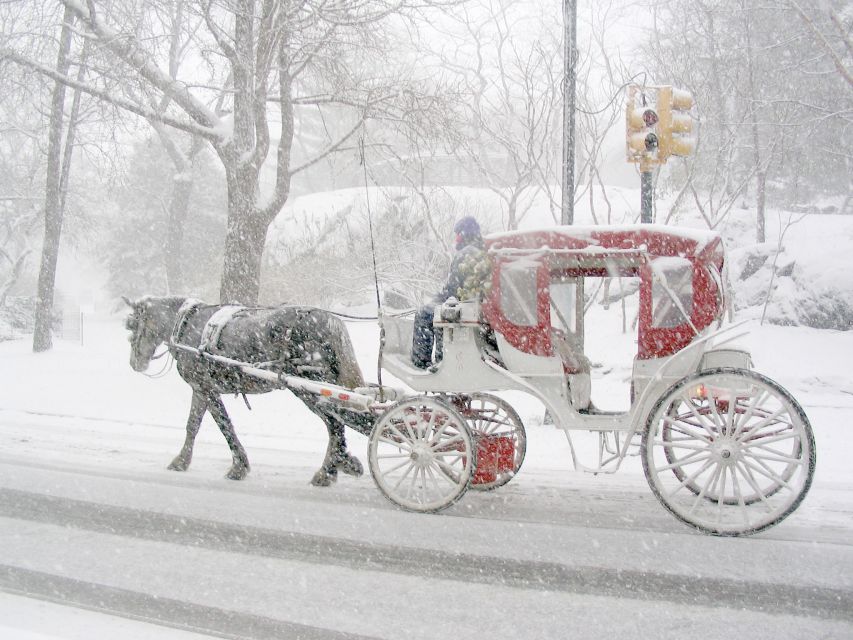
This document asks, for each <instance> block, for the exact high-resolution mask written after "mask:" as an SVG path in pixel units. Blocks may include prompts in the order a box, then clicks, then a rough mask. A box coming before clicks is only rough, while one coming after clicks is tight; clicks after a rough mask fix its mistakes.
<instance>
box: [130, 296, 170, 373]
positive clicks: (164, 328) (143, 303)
mask: <svg viewBox="0 0 853 640" xmlns="http://www.w3.org/2000/svg"><path fill="white" fill-rule="evenodd" d="M122 300H124V301H125V303H126V304H127V305H128V306H129V307H130V308H131V312H130V314H129V315H128V316H127V320H125V327H127V329H129V330H130V332H131V333H130V336H129V337H128V340H130V366H131V367H133V370H134V371H145V370H146V369H147V368H148V365H149V363H150V362H151V359H152V358H153V357H154V351H155V350H156V349H157V346H158V345H160V344H161V343H163V342H167V341H168V339H169V336H170V334H171V332H172V327H173V325H174V322H175V310H174V309H172V308H171V307H172V306H173V305H170V304H169V301H168V300H167V299H163V298H152V297H148V296H146V297H144V298H140V299H139V300H128V299H127V298H124V297H122Z"/></svg>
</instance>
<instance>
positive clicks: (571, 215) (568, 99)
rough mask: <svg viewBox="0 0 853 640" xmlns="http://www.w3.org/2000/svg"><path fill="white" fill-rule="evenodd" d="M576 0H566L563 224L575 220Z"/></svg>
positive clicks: (564, 12) (564, 7) (564, 23)
mask: <svg viewBox="0 0 853 640" xmlns="http://www.w3.org/2000/svg"><path fill="white" fill-rule="evenodd" d="M576 23H577V6H576V4H575V0H563V28H564V32H565V34H564V37H563V45H564V46H563V158H562V160H563V162H562V164H563V167H562V169H563V171H562V188H563V198H562V200H563V201H562V207H561V216H560V218H561V220H560V222H561V223H562V224H574V221H575V59H576V58H577V55H576V53H575V49H576V46H575V40H576V38H577V27H576Z"/></svg>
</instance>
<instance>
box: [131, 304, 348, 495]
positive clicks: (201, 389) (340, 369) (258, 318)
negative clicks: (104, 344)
mask: <svg viewBox="0 0 853 640" xmlns="http://www.w3.org/2000/svg"><path fill="white" fill-rule="evenodd" d="M123 300H124V302H125V303H126V304H128V305H129V306H130V307H131V312H130V314H129V315H128V317H127V321H126V323H125V326H126V328H127V329H129V330H130V331H131V335H130V336H129V338H128V339H129V340H130V344H131V350H130V366H131V367H132V368H133V369H134V370H135V371H139V372H145V371H146V370H147V369H148V366H149V364H150V362H151V360H152V359H153V358H154V354H155V352H156V350H157V347H158V346H160V345H161V344H164V343H165V344H166V345H168V349H169V352H170V353H171V355H172V356H173V357H174V359H175V362H176V363H177V369H178V373H179V374H180V376H181V378H183V380H184V381H185V382H186V383H187V384H188V385H189V386H190V387H191V388H192V402H191V406H190V413H189V417H188V418H187V426H186V440H185V441H184V445H183V447H182V448H181V451H180V453H178V455H177V456H176V457H175V458H174V460H172V462H171V463H170V464H169V466H168V468H169V469H171V470H174V471H186V470H187V469H188V468H189V466H190V462H191V461H192V455H193V446H194V444H195V438H196V435H197V434H198V430H199V427H200V426H201V421H202V418H203V417H204V414H205V412H209V413H210V415H211V416H212V417H213V419H214V421H215V422H216V424H217V426H218V427H219V430H220V431H221V432H222V435H223V436H225V441H226V442H227V443H228V446H229V448H230V449H231V454H232V465H231V468H230V469H229V471H228V473H227V474H226V478H229V479H231V480H242V479H244V478H245V477H246V475H247V474H248V472H249V469H250V467H249V459H248V457H247V455H246V451H245V449H244V448H243V445H242V444H241V443H240V440H239V439H238V438H237V434H236V433H235V431H234V425H233V424H232V422H231V419H230V418H229V417H228V413H227V411H226V410H225V405H224V404H223V402H222V398H221V395H222V394H231V393H233V394H243V395H244V398H245V394H255V393H266V392H269V391H272V390H273V389H279V388H281V387H280V386H276V385H275V384H274V383H272V382H268V381H265V380H261V379H259V378H257V377H254V376H251V375H249V374H246V373H244V372H243V371H241V370H240V369H239V368H238V367H234V366H230V365H227V364H220V363H218V362H215V361H213V360H212V359H210V358H206V357H205V356H204V355H203V353H202V352H204V351H207V352H209V353H211V354H215V355H219V356H224V357H227V358H230V359H233V360H238V361H241V362H246V363H250V364H254V365H255V366H259V367H262V368H265V369H267V370H269V371H272V372H275V373H283V374H286V375H298V376H300V377H303V378H309V379H312V380H317V381H321V382H326V383H331V384H336V385H340V386H343V387H349V388H355V387H361V386H364V380H363V378H362V374H361V369H360V368H359V366H358V362H357V361H356V358H355V353H354V351H353V347H352V342H351V341H350V338H349V333H348V332H347V330H346V326H345V325H344V323H343V322H342V321H341V320H340V319H339V318H338V317H337V316H335V315H333V314H331V313H329V312H328V311H324V310H322V309H317V308H314V307H307V306H296V305H282V306H277V307H253V308H242V307H239V308H236V307H230V306H228V305H211V304H203V303H201V302H198V301H193V300H189V299H187V298H183V297H153V296H145V297H143V298H140V299H138V300H129V299H127V298H123ZM223 309H226V311H223ZM216 313H219V314H220V316H218V317H220V318H221V317H222V314H223V313H225V314H227V316H228V319H227V321H226V322H224V323H220V324H219V325H217V324H216V321H214V323H211V325H210V326H209V325H208V321H209V320H210V319H211V318H212V317H213V316H214V314H216ZM212 327H213V328H212ZM179 345H184V346H189V347H193V348H195V349H196V350H195V351H189V350H187V349H182V348H180V346H179ZM164 353H165V352H164ZM291 391H292V392H293V393H294V394H295V395H296V396H297V397H298V398H299V399H300V400H302V402H304V403H305V404H306V405H307V406H308V408H309V409H310V410H311V411H312V412H313V413H314V414H315V415H317V416H319V417H320V419H322V420H323V422H324V423H325V425H326V429H327V430H328V433H329V442H328V447H327V449H326V456H325V458H324V460H323V465H322V466H321V467H320V469H319V470H318V471H317V472H316V473H315V474H314V476H313V478H312V479H311V484H313V485H314V486H329V485H330V484H332V483H333V482H334V481H335V480H336V479H337V474H338V471H341V472H343V473H346V474H348V475H354V476H360V475H362V473H364V468H363V466H362V464H361V462H360V461H359V460H358V458H356V457H355V456H353V455H351V454H350V453H349V452H348V451H347V446H346V438H345V434H344V429H345V426H346V425H345V423H344V421H343V420H344V418H343V417H342V416H344V415H346V414H347V413H348V412H345V411H343V412H342V411H340V410H336V409H334V408H333V407H331V406H329V404H328V403H326V402H324V401H323V399H322V397H321V396H318V395H315V394H312V393H308V392H305V391H299V390H291ZM247 404H248V402H247ZM349 418H350V419H351V420H352V421H356V422H357V421H358V420H359V416H358V415H357V414H352V415H349ZM362 419H364V418H363V417H362ZM360 426H361V427H362V429H364V428H365V425H360Z"/></svg>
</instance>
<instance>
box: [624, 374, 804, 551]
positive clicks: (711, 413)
mask: <svg viewBox="0 0 853 640" xmlns="http://www.w3.org/2000/svg"><path fill="white" fill-rule="evenodd" d="M641 454H642V459H643V469H644V471H645V473H646V479H647V480H648V482H649V486H650V487H651V489H652V491H653V492H654V494H655V495H656V496H657V498H658V499H659V500H660V501H661V503H662V504H663V506H664V507H666V508H667V509H668V510H669V511H670V512H671V513H672V514H673V515H675V517H677V518H678V519H680V520H682V521H684V522H686V523H687V524H690V525H692V526H694V527H696V528H697V529H700V530H702V531H705V532H706V533H712V534H715V535H725V536H735V535H747V534H752V533H756V532H758V531H763V530H764V529H767V528H769V527H772V526H773V525H774V524H777V523H778V522H781V521H782V520H783V519H784V518H785V517H787V516H788V514H790V513H791V512H793V511H794V509H796V508H797V506H798V505H799V504H800V502H802V500H803V498H804V497H805V495H806V493H807V492H808V490H809V487H810V486H811V482H812V477H813V476H814V467H815V445H814V435H813V434H812V430H811V426H810V425H809V421H808V418H806V415H805V413H804V412H803V410H802V408H801V407H800V405H799V404H797V401H796V400H794V399H793V398H792V397H791V395H790V394H789V393H788V392H787V391H785V390H784V389H783V388H782V387H780V386H779V385H778V384H777V383H775V382H773V381H772V380H770V379H769V378H766V377H765V376H762V375H760V374H757V373H754V372H752V371H747V370H745V369H729V368H725V369H712V370H708V371H702V372H699V373H697V374H694V375H692V376H688V377H686V378H684V379H682V380H680V381H679V382H677V383H676V384H675V385H673V386H672V387H670V389H669V390H667V391H666V393H664V395H663V396H662V397H661V399H660V400H658V402H657V404H656V405H655V407H654V409H653V410H652V412H651V413H650V414H649V419H648V422H647V424H646V429H645V432H644V434H643V442H642V446H641Z"/></svg>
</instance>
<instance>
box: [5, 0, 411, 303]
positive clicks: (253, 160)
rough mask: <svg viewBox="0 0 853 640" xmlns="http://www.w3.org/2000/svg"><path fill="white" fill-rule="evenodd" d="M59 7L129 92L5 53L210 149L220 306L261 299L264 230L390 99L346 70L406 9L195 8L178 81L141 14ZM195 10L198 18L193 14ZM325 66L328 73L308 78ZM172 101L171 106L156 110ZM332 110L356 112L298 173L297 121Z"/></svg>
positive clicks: (239, 0)
mask: <svg viewBox="0 0 853 640" xmlns="http://www.w3.org/2000/svg"><path fill="white" fill-rule="evenodd" d="M61 1H62V3H63V4H64V5H65V6H66V7H68V8H69V10H70V11H72V12H73V14H74V15H75V16H76V18H77V20H78V23H79V25H80V29H79V32H80V33H81V35H82V37H85V38H86V39H88V40H90V41H92V42H93V43H94V44H95V45H96V47H95V48H96V49H97V51H98V53H99V56H101V63H102V65H103V66H102V67H101V72H102V75H101V78H100V79H101V80H103V79H104V78H109V77H114V76H116V75H119V71H118V70H114V68H115V67H116V65H118V66H119V67H120V75H121V77H120V78H119V80H120V81H121V82H122V87H123V91H121V92H117V91H116V92H110V91H108V90H107V89H105V88H104V86H103V84H99V83H96V82H95V83H86V84H84V83H76V82H74V81H73V80H72V79H71V78H69V77H68V76H67V74H65V73H61V72H58V71H57V70H55V69H51V68H47V67H45V66H44V65H42V64H39V63H38V62H36V61H34V60H32V59H30V58H27V57H26V56H23V55H20V54H19V53H18V52H15V51H10V50H8V49H7V50H5V51H3V55H5V57H7V58H9V59H11V60H14V61H15V62H18V63H20V64H24V65H27V66H29V67H30V68H35V69H37V70H38V71H40V72H42V73H44V74H46V75H48V76H50V77H52V78H54V79H57V80H60V81H61V82H63V83H65V84H68V85H69V86H73V87H77V88H80V89H81V90H83V91H85V92H88V93H90V94H91V95H94V96H96V97H98V98H101V99H103V100H108V101H110V102H112V103H113V104H115V105H117V106H119V107H121V108H123V109H126V110H128V111H130V112H132V113H135V114H137V115H140V116H142V117H145V118H147V119H149V120H151V121H158V122H160V123H162V124H163V125H164V126H168V127H172V128H174V129H178V130H181V131H184V132H186V133H189V134H192V135H197V136H200V137H201V138H202V139H204V140H206V141H208V142H209V144H210V145H211V146H212V147H213V149H214V150H215V152H216V153H217V155H218V156H219V159H220V161H221V162H222V165H223V167H224V169H225V178H226V183H227V193H228V212H229V217H228V227H227V231H226V240H225V255H224V262H223V273H222V286H221V291H220V297H221V299H222V300H223V301H241V302H253V301H255V300H256V299H257V296H258V289H259V279H260V264H261V255H262V251H263V247H264V243H265V240H266V235H267V230H268V228H269V225H270V223H271V222H272V220H273V219H274V218H275V216H276V215H277V214H278V212H279V211H280V210H281V208H282V206H283V205H284V203H285V202H286V201H287V199H288V197H289V195H290V188H291V180H292V178H293V176H294V175H296V174H298V173H299V172H300V171H302V170H304V169H305V168H307V167H309V166H312V165H313V164H315V163H316V162H318V161H319V160H320V159H321V158H323V157H325V156H326V155H328V154H330V153H333V152H334V151H335V150H337V149H338V148H340V147H341V146H342V145H344V144H345V143H346V141H347V140H350V139H351V138H352V137H353V135H354V134H355V133H356V132H357V131H358V130H359V127H360V126H361V124H362V122H363V121H364V120H365V119H366V118H368V117H369V116H370V114H371V110H372V109H373V108H375V107H376V105H377V104H379V103H381V102H382V101H383V100H385V99H386V98H387V97H388V92H387V91H386V90H385V87H384V86H382V85H381V83H377V82H375V79H371V78H363V77H360V75H359V74H358V73H357V72H356V71H355V70H354V69H353V68H350V67H349V66H348V63H349V62H351V61H354V60H356V59H357V58H358V56H359V55H360V54H364V53H366V52H368V51H369V50H370V38H371V37H372V33H373V32H375V31H376V28H377V26H378V25H379V24H380V21H381V20H382V19H383V18H386V17H388V16H389V15H392V14H395V13H397V12H399V11H401V10H402V9H403V8H405V6H406V4H407V3H406V2H400V1H392V0H357V1H353V2H346V3H342V2H327V1H321V0H294V1H293V2H279V1H278V0H229V1H228V2H224V3H212V2H209V1H208V0H196V1H195V2H193V3H192V6H191V9H192V11H193V12H194V13H193V15H195V16H197V17H198V18H200V19H201V25H200V26H199V29H198V31H197V32H196V33H195V38H194V40H193V43H194V45H193V46H194V48H193V51H194V56H195V57H196V58H197V59H198V60H200V61H201V62H202V66H200V67H198V68H196V69H195V70H194V72H195V73H193V74H188V73H183V74H179V75H178V76H177V77H173V76H172V75H171V74H170V73H169V72H168V71H167V70H165V69H164V68H163V67H162V66H161V64H163V63H164V60H165V59H166V54H165V52H163V51H160V50H159V49H158V46H157V45H158V43H159V39H158V38H153V39H148V38H146V39H144V40H143V39H141V38H140V37H138V36H137V35H136V26H137V25H138V24H139V16H138V14H135V13H134V8H135V5H133V6H130V7H126V6H122V5H121V4H120V3H99V2H97V1H96V0H87V1H85V2H84V1H83V0H61ZM419 4H421V5H422V4H423V3H419ZM187 7H188V8H187V11H190V7H189V4H188V5H187ZM318 66H322V68H323V70H324V73H323V74H322V75H320V74H315V75H313V76H312V74H311V71H312V70H314V69H316V68H317V67H318ZM205 69H207V70H209V71H210V73H208V76H209V79H208V80H204V79H200V78H198V75H199V74H198V72H199V71H202V70H205ZM223 80H227V82H228V86H227V88H226V92H227V95H228V99H227V100H226V108H227V110H228V111H229V113H227V114H226V113H218V112H217V110H216V109H215V108H213V107H212V103H213V102H215V100H216V97H217V96H218V95H219V89H218V87H220V86H221V82H222V81H223ZM164 103H167V104H166V108H165V109H161V108H159V106H161V105H163V104H164ZM330 104H347V105H349V106H350V107H351V110H350V116H349V117H350V122H349V124H348V126H347V127H346V130H345V131H344V132H343V134H341V135H340V136H339V137H338V138H337V139H336V140H334V141H332V142H331V143H330V144H328V145H327V146H326V147H325V148H324V149H321V150H319V151H318V152H317V153H316V154H315V155H314V157H312V158H309V159H306V160H305V161H303V162H302V163H300V164H298V165H294V164H293V163H292V145H293V140H294V135H295V133H296V132H295V112H296V111H297V110H298V109H301V108H305V107H308V108H315V109H317V108H323V106H325V105H330ZM273 118H275V123H273V122H272V119H273ZM274 135H276V136H277V140H275V139H274ZM273 146H275V152H274V161H273V163H274V164H275V170H274V177H273V180H272V184H271V185H267V184H264V183H263V181H262V179H261V177H262V169H263V168H264V165H265V163H266V162H267V161H268V156H269V155H270V154H271V151H272V148H273Z"/></svg>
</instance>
